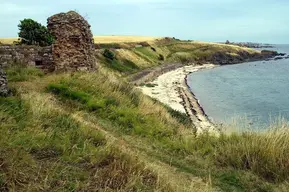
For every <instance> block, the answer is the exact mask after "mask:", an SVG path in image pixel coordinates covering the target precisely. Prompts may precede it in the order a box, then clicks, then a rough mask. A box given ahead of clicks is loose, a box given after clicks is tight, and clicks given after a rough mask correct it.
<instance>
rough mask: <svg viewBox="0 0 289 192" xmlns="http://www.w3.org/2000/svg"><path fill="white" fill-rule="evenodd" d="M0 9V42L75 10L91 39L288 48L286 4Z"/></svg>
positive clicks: (55, 2)
mask: <svg viewBox="0 0 289 192" xmlns="http://www.w3.org/2000/svg"><path fill="white" fill-rule="evenodd" d="M0 7H1V11H0V26H1V30H0V37H15V36H17V32H18V29H17V25H18V23H19V20H21V19H23V18H32V19H35V20H37V21H39V22H41V23H42V24H46V19H47V18H48V17H49V16H51V15H53V14H55V13H58V12H67V11H69V10H76V11H78V12H79V13H80V14H82V15H83V16H84V17H85V18H87V19H88V21H89V23H90V24H91V26H92V31H93V34H94V35H142V36H171V37H177V38H181V39H192V40H203V41H225V40H227V39H229V40H231V41H251V42H264V43H289V0H103V1H102V0H81V1H75V0H49V1H40V0H26V1H23V0H0Z"/></svg>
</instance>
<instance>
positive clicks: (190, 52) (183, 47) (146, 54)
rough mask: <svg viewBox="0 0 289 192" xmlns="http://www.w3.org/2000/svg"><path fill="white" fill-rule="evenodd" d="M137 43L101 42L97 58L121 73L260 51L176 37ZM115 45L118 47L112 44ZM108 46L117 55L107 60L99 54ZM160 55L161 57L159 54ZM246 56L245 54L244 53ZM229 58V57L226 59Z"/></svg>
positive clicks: (252, 53) (238, 56) (239, 56)
mask: <svg viewBox="0 0 289 192" xmlns="http://www.w3.org/2000/svg"><path fill="white" fill-rule="evenodd" d="M137 45H138V43H114V44H105V45H100V49H98V50H97V52H98V54H97V59H98V60H99V63H101V64H103V65H104V66H105V67H108V68H111V69H114V71H119V72H121V73H123V74H126V75H128V74H133V73H136V72H139V71H141V70H143V69H146V68H153V67H157V66H160V65H163V64H169V63H183V64H192V63H204V62H212V60H213V56H214V55H215V54H218V53H222V54H223V55H225V57H226V56H228V57H233V58H241V59H242V58H243V57H244V55H240V54H243V53H244V52H245V53H247V54H248V55H251V56H254V55H258V54H260V52H258V51H255V50H252V49H247V48H241V47H238V46H232V45H223V44H217V43H206V42H195V41H179V40H176V39H160V40H156V41H150V42H149V43H145V44H144V45H143V46H142V47H138V46H137ZM113 47H117V49H115V48H113ZM105 48H107V49H110V51H112V52H113V53H114V54H115V56H116V59H114V60H113V61H109V60H107V59H105V58H104V57H103V55H102V53H103V52H104V49H105ZM161 57H163V59H162V58H161ZM245 57H246V56H245ZM228 62H230V60H229V61H228Z"/></svg>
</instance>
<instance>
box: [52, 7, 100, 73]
mask: <svg viewBox="0 0 289 192" xmlns="http://www.w3.org/2000/svg"><path fill="white" fill-rule="evenodd" d="M47 23H48V26H47V27H48V30H49V31H50V33H51V34H52V35H54V37H55V43H54V44H53V46H52V55H53V62H54V67H55V71H90V70H93V69H95V68H96V59H95V48H94V41H93V35H92V33H91V30H90V25H89V24H88V22H87V21H86V20H85V19H84V18H83V17H82V16H81V15H79V14H78V13H76V12H74V11H69V12H68V13H59V14H56V15H53V16H51V17H49V18H48V20H47Z"/></svg>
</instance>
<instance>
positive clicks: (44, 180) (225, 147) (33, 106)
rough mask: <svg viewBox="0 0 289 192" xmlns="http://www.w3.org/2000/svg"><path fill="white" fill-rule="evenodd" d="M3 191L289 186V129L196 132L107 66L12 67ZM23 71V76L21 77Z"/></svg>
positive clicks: (4, 108)
mask: <svg viewBox="0 0 289 192" xmlns="http://www.w3.org/2000/svg"><path fill="white" fill-rule="evenodd" d="M6 70H7V72H8V77H9V80H10V86H11V87H12V88H13V92H14V96H13V97H10V98H1V99H0V117H1V122H0V127H1V129H0V145H1V148H0V151H1V152H0V191H5V190H8V189H10V190H15V191H27V190H28V189H29V190H30V191H94V190H95V189H99V190H101V191H215V190H221V191H274V190H275V191H282V190H283V191H286V189H287V188H288V187H289V184H288V183H287V182H288V176H289V172H288V169H289V161H288V155H289V154H288V151H289V150H288V149H289V140H288V137H289V134H288V131H287V128H286V127H285V128H284V127H283V128H282V129H279V130H275V131H272V132H267V133H262V134H255V133H242V134H230V135H225V134H224V135H222V136H221V137H219V138H216V137H214V136H209V135H206V134H204V135H200V136H199V137H196V136H195V135H194V129H193V127H192V125H191V124H190V123H189V122H188V121H187V118H186V117H185V116H183V115H181V114H179V113H177V112H173V111H171V110H169V109H168V108H167V107H165V106H162V105H161V104H160V103H158V102H156V101H154V100H152V99H150V98H148V97H146V96H144V95H142V94H141V93H140V92H139V91H138V90H135V89H134V88H133V87H131V85H129V84H127V83H125V82H123V80H122V79H121V78H119V77H117V76H115V75H114V74H111V73H110V72H107V70H106V69H105V68H103V69H101V70H100V71H98V72H95V73H75V74H71V75H70V74H58V75H53V74H52V75H46V76H43V75H42V74H41V73H39V72H38V71H37V70H35V69H31V68H21V70H19V69H18V68H17V66H14V67H12V68H10V69H6ZM15 77H17V78H15Z"/></svg>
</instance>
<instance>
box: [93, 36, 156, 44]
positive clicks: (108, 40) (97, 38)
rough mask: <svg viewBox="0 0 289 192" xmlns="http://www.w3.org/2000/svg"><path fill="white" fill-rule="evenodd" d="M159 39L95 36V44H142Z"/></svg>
mask: <svg viewBox="0 0 289 192" xmlns="http://www.w3.org/2000/svg"><path fill="white" fill-rule="evenodd" d="M156 39H158V37H147V36H94V42H95V43H124V42H141V41H154V40H156Z"/></svg>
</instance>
